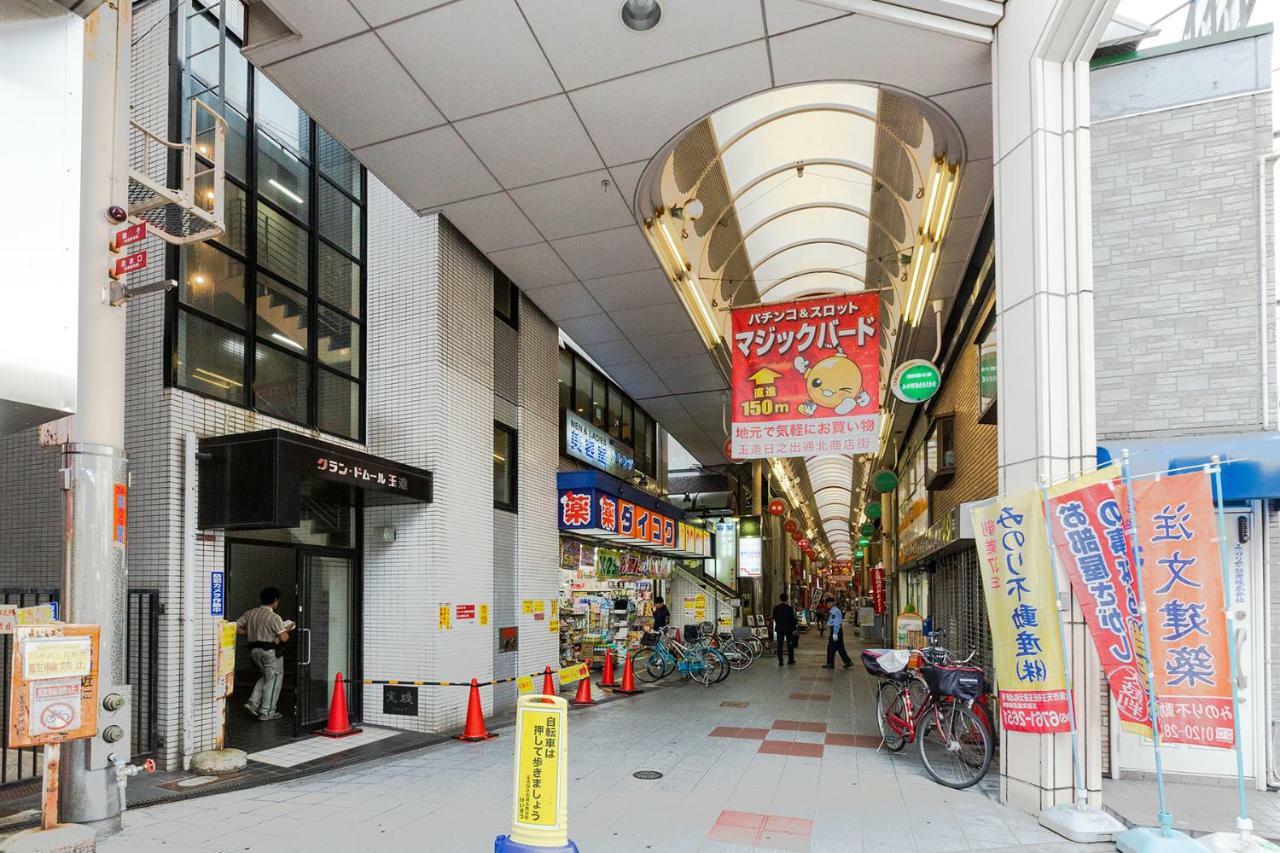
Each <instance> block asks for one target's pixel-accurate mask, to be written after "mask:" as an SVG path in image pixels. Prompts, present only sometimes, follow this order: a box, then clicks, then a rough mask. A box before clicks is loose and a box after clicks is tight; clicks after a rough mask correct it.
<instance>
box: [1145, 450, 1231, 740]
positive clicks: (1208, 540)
mask: <svg viewBox="0 0 1280 853" xmlns="http://www.w3.org/2000/svg"><path fill="white" fill-rule="evenodd" d="M1133 504H1134V514H1135V516H1136V518H1135V523H1136V529H1137V538H1138V546H1139V547H1140V548H1141V549H1142V593H1143V597H1144V599H1145V602H1146V605H1147V613H1149V614H1150V619H1151V624H1150V626H1149V631H1148V633H1149V635H1150V638H1151V666H1152V667H1153V668H1154V669H1155V676H1156V700H1157V701H1158V702H1159V710H1160V738H1161V739H1162V740H1163V741H1165V742H1166V743H1191V744H1197V745H1199V746H1216V747H1222V748H1224V749H1229V748H1231V747H1233V746H1235V731H1234V725H1233V716H1234V711H1233V709H1232V702H1231V664H1230V658H1229V657H1228V655H1229V651H1228V648H1227V643H1228V637H1229V635H1228V633H1227V616H1226V611H1225V599H1224V598H1223V591H1222V558H1221V552H1220V551H1219V550H1218V545H1219V543H1218V535H1217V533H1218V528H1217V523H1218V521H1217V515H1216V514H1215V510H1214V506H1213V492H1212V485H1211V482H1210V475H1209V474H1208V473H1207V472H1203V471H1197V472H1194V473H1190V474H1177V475H1174V476H1171V477H1160V478H1158V479H1152V480H1147V479H1144V480H1135V481H1133Z"/></svg>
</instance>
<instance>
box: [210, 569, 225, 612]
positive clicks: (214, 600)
mask: <svg viewBox="0 0 1280 853" xmlns="http://www.w3.org/2000/svg"><path fill="white" fill-rule="evenodd" d="M222 578H223V574H222V572H210V573H209V615H210V616H221V615H222V611H223V610H224V609H225V602H224V601H223V592H224V590H223V585H222Z"/></svg>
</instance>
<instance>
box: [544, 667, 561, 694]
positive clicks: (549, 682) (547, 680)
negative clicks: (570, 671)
mask: <svg viewBox="0 0 1280 853" xmlns="http://www.w3.org/2000/svg"><path fill="white" fill-rule="evenodd" d="M559 693H560V691H558V690H556V682H555V679H553V678H552V677H551V667H550V666H548V667H547V668H546V669H544V670H543V671H542V695H543V696H557V695H559Z"/></svg>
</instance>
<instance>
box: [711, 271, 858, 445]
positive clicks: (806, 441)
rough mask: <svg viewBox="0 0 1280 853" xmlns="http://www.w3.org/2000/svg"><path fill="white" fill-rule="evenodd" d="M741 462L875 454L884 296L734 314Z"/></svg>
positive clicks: (736, 437)
mask: <svg viewBox="0 0 1280 853" xmlns="http://www.w3.org/2000/svg"><path fill="white" fill-rule="evenodd" d="M731 344H732V346H731V348H730V349H731V353H732V368H733V371H732V373H733V376H732V381H731V383H730V384H731V391H732V396H733V409H732V412H733V418H732V421H733V423H732V429H731V435H730V438H731V439H732V442H733V457H734V458H735V459H760V458H764V457H771V456H784V457H786V456H812V455H816V454H823V453H873V452H875V450H876V449H877V447H878V445H879V428H880V412H879V402H880V399H879V397H880V294H879V293H877V292H874V291H872V292H865V293H853V294H847V295H844V296H831V297H824V298H820V299H805V300H800V301H797V302H783V303H777V304H773V305H757V306H753V307H747V308H735V309H733V340H732V342H731Z"/></svg>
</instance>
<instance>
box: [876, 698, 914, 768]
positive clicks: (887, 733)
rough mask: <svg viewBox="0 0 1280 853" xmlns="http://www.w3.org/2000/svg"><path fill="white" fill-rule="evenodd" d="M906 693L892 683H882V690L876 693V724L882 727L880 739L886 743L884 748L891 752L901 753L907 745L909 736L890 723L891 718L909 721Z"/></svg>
mask: <svg viewBox="0 0 1280 853" xmlns="http://www.w3.org/2000/svg"><path fill="white" fill-rule="evenodd" d="M904 693H905V691H904V690H903V689H902V688H901V687H899V686H898V685H897V684H894V683H893V682H892V681H882V682H880V688H879V690H877V691H876V723H877V724H878V725H879V726H880V739H881V740H882V741H884V748H885V749H887V750H889V751H890V752H901V751H902V748H903V747H904V746H906V745H907V736H906V735H905V734H903V733H902V732H900V731H898V729H897V728H895V727H894V725H893V724H892V723H891V722H890V719H891V718H892V719H893V720H906V719H907V705H906V700H905V699H904V698H903V697H904Z"/></svg>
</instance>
